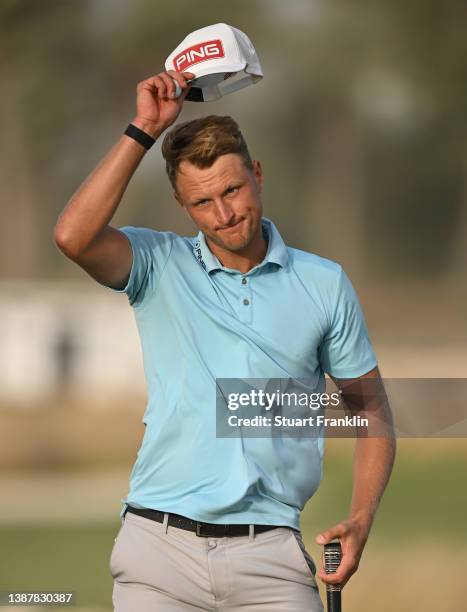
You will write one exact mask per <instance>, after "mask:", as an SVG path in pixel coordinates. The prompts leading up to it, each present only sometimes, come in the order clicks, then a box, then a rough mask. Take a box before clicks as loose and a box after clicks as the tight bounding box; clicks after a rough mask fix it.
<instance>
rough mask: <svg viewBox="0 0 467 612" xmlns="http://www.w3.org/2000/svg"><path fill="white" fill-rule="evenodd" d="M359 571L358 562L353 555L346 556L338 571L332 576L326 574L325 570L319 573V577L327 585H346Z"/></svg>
mask: <svg viewBox="0 0 467 612" xmlns="http://www.w3.org/2000/svg"><path fill="white" fill-rule="evenodd" d="M357 569H358V560H357V559H356V558H355V557H353V556H352V555H349V554H347V555H344V556H343V557H342V561H341V562H340V564H339V567H338V568H337V570H336V571H335V572H334V573H332V574H326V572H325V570H324V568H322V567H321V568H320V569H319V571H318V572H317V574H318V577H319V578H321V580H322V581H323V582H325V583H326V584H345V583H346V582H347V581H348V579H349V578H350V576H352V574H354V573H355V572H356V571H357Z"/></svg>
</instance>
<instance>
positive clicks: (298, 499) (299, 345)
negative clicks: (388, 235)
mask: <svg viewBox="0 0 467 612" xmlns="http://www.w3.org/2000/svg"><path fill="white" fill-rule="evenodd" d="M193 76H194V75H193V74H191V73H189V72H184V73H177V72H175V71H168V72H161V73H159V74H158V75H156V76H154V77H151V78H149V79H146V80H144V81H142V82H141V83H139V85H138V87H137V113H136V117H135V119H134V121H133V122H132V126H133V127H131V128H129V129H128V130H127V131H126V132H125V135H123V136H122V137H121V138H120V140H119V141H118V143H117V144H116V146H115V147H114V148H113V149H112V150H111V151H110V152H109V154H108V155H107V156H106V157H105V158H104V159H103V161H102V162H101V163H100V164H99V165H98V166H97V168H96V169H95V170H94V171H93V172H92V174H91V175H90V176H89V178H88V179H87V180H86V181H85V182H84V183H83V185H82V186H81V187H80V188H79V189H78V191H77V192H76V193H75V194H74V195H73V197H72V198H71V200H70V202H69V203H68V204H67V206H66V208H65V210H64V211H63V213H62V215H61V216H60V218H59V220H58V222H57V224H56V228H55V242H56V244H57V245H58V247H59V248H60V249H61V251H62V252H63V253H65V255H67V256H68V257H69V258H70V259H72V260H73V261H74V262H76V263H77V264H78V265H80V266H81V267H82V268H83V269H84V270H86V272H88V273H89V274H90V275H91V276H92V277H93V278H94V279H96V280H97V281H98V282H99V283H101V284H103V285H105V286H107V287H110V288H112V289H114V290H116V291H118V292H125V293H126V294H127V296H128V299H129V302H130V304H131V305H132V306H133V308H134V313H135V317H136V321H137V324H138V329H139V334H140V338H141V343H142V350H143V359H144V369H145V375H146V379H147V384H148V405H147V409H146V412H145V414H144V417H143V422H144V424H145V427H146V429H145V435H144V440H143V443H142V446H141V448H140V450H139V452H138V457H137V460H136V463H135V466H134V467H133V470H132V473H131V476H130V492H129V495H128V497H127V499H126V500H124V502H125V503H124V508H123V511H122V513H121V517H122V526H121V529H120V531H119V534H118V537H117V538H116V542H115V545H114V548H113V550H112V555H111V559H110V569H111V573H112V576H113V578H114V591H113V601H114V605H115V610H117V611H118V612H129V611H134V610H138V612H145V611H149V610H164V611H171V610H174V611H175V610H199V609H203V610H229V611H235V610H240V609H242V610H264V611H268V612H273V611H274V610H281V611H283V610H296V611H298V610H300V611H305V610H307V611H308V610H312V611H316V610H322V603H321V600H320V597H319V592H318V587H317V583H316V579H315V576H316V574H317V575H318V576H319V577H320V578H321V580H322V581H323V582H325V583H327V584H340V585H341V586H343V585H344V584H345V583H346V582H347V581H348V579H349V578H350V576H351V575H352V574H353V573H354V572H355V571H356V569H357V566H358V562H359V559H360V557H361V554H362V551H363V548H364V545H365V542H366V539H367V537H368V534H369V531H370V527H371V524H372V521H373V517H374V515H375V512H376V509H377V506H378V503H379V500H380V498H381V495H382V493H383V491H384V488H385V486H386V483H387V480H388V478H389V475H390V472H391V468H392V464H393V459H394V440H393V437H392V436H391V435H389V436H385V437H378V438H376V437H358V439H357V441H356V450H355V457H354V483H353V495H352V501H351V507H350V512H349V516H348V518H347V519H346V520H344V521H342V522H341V523H339V524H338V525H336V526H334V527H331V528H329V529H328V530H326V531H325V532H324V533H322V534H320V535H319V536H317V538H316V542H317V543H318V544H324V543H326V542H329V541H331V540H332V539H334V538H339V540H340V542H341V545H342V549H343V558H342V562H341V565H340V567H339V569H338V571H337V572H336V573H335V574H334V575H333V576H327V575H326V574H325V573H324V570H323V568H321V569H320V570H319V572H316V567H315V565H314V562H313V560H312V559H311V557H310V555H309V554H308V552H307V551H306V550H305V547H304V545H303V541H302V539H301V534H300V525H299V518H300V511H301V509H302V508H303V506H304V504H305V502H306V501H307V500H308V499H309V498H310V497H311V496H312V495H313V493H314V492H315V491H316V489H317V488H318V485H319V482H320V479H321V474H322V456H323V440H322V438H320V437H318V438H316V437H315V438H313V437H309V438H305V439H300V440H297V439H294V438H293V437H281V438H274V437H272V436H271V437H262V438H248V437H247V438H243V437H240V436H238V437H232V438H225V437H217V436H216V428H215V422H216V404H215V402H216V381H217V380H218V379H231V378H238V379H248V378H254V379H268V380H269V379H287V380H290V379H301V378H303V379H308V380H315V381H316V387H317V388H318V387H319V385H320V383H322V381H323V380H324V372H327V373H329V374H330V375H331V376H332V377H333V379H334V380H335V381H336V383H337V384H338V385H339V386H340V387H341V388H342V389H343V390H344V394H345V390H346V387H347V386H348V385H352V388H353V389H355V383H361V382H364V381H367V380H374V381H377V380H379V372H378V368H377V364H376V359H375V356H374V354H373V351H372V349H371V345H370V341H369V339H368V335H367V332H366V328H365V323H364V320H363V316H362V313H361V309H360V306H359V303H358V299H357V297H356V295H355V292H354V291H353V289H352V286H351V284H350V282H349V280H348V278H347V277H346V275H345V273H344V272H343V270H342V268H341V267H340V266H339V265H338V264H336V263H334V262H332V261H330V260H326V259H323V258H321V257H318V256H317V255H314V254H311V253H305V252H303V251H299V250H297V249H292V248H290V247H286V245H285V244H284V242H283V240H282V238H281V236H280V234H279V232H278V230H277V228H276V227H275V226H274V224H273V223H272V222H271V221H269V220H268V219H266V218H264V217H263V216H262V202H261V188H262V184H263V173H262V168H261V164H260V162H259V161H257V160H253V161H252V160H251V158H250V155H249V152H248V149H247V146H246V144H245V141H244V140H243V137H242V134H241V132H240V130H239V129H238V126H237V124H236V123H235V122H234V121H233V120H232V119H231V118H230V117H216V116H209V117H203V118H201V119H197V120H194V121H191V122H185V123H183V124H180V125H178V126H176V127H175V128H173V129H172V131H170V132H168V133H167V134H166V136H165V139H164V141H163V145H162V153H163V155H164V157H165V160H166V168H167V172H168V176H169V179H170V181H171V184H172V186H173V189H174V195H175V198H176V199H177V201H178V202H179V204H180V205H181V206H182V207H183V208H184V210H185V211H186V213H187V214H188V215H189V216H190V217H191V219H192V220H193V222H194V224H195V225H196V226H197V228H198V230H199V234H198V237H197V238H184V237H181V236H178V235H176V234H174V233H172V232H158V231H155V230H152V229H149V228H135V227H131V226H129V227H124V228H121V229H116V228H113V227H112V226H110V225H109V223H110V221H111V219H112V217H113V215H114V212H115V210H116V208H117V206H118V204H119V203H120V200H121V198H122V196H123V193H124V191H125V189H126V187H127V184H128V182H129V180H130V179H131V177H132V175H133V173H134V172H135V170H136V168H137V166H138V164H139V162H140V161H141V159H142V157H143V156H144V155H145V153H146V151H147V148H148V147H149V146H150V145H151V144H152V143H153V142H154V140H155V139H157V138H158V137H159V136H160V135H161V134H162V133H163V132H164V131H165V130H166V129H167V128H168V127H169V126H170V125H172V124H173V123H174V122H175V120H176V118H177V117H178V115H179V113H180V111H181V108H182V105H183V101H184V99H185V97H186V95H187V92H188V91H189V88H190V85H189V83H187V80H189V79H190V78H192V77H193ZM174 80H176V81H177V82H178V84H179V85H180V87H181V89H182V95H181V96H180V97H179V98H175V96H174V91H175V86H174ZM350 395H352V397H353V400H352V402H353V407H354V409H355V412H356V413H358V414H361V415H367V416H370V417H371V418H374V417H375V414H376V415H377V416H378V417H381V416H382V415H383V417H384V418H386V417H387V414H384V412H383V411H384V408H383V407H382V406H381V405H378V406H377V409H376V410H373V411H370V410H369V407H368V405H367V404H368V402H367V400H366V398H365V394H364V393H363V392H359V393H357V394H355V392H353V393H352V394H349V397H350ZM355 395H357V399H356V400H355ZM349 401H350V400H349Z"/></svg>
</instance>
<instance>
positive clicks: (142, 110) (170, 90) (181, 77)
mask: <svg viewBox="0 0 467 612" xmlns="http://www.w3.org/2000/svg"><path fill="white" fill-rule="evenodd" d="M172 78H173V79H175V80H176V81H177V82H178V84H179V85H180V87H181V89H182V93H181V94H180V96H179V97H178V98H174V97H172V95H173V94H175V83H174V82H173V80H172ZM193 78H195V75H194V74H193V73H192V72H176V71H175V70H167V71H163V72H159V74H156V75H155V76H152V77H149V78H148V79H144V81H141V82H140V83H138V85H137V87H136V92H137V98H136V117H135V119H134V120H133V121H132V123H133V124H134V125H136V127H139V128H140V129H141V130H144V131H145V132H147V133H148V134H151V136H154V137H157V136H159V135H160V134H161V133H162V132H163V131H164V130H165V129H167V128H168V127H169V126H170V125H172V123H174V121H175V120H176V119H177V117H178V115H179V114H180V111H181V110H182V105H183V102H184V100H185V98H186V96H187V94H188V92H189V91H190V88H191V84H189V83H187V80H189V79H193Z"/></svg>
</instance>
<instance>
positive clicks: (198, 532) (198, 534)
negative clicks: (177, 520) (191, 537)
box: [196, 521, 209, 538]
mask: <svg viewBox="0 0 467 612" xmlns="http://www.w3.org/2000/svg"><path fill="white" fill-rule="evenodd" d="M203 526H204V523H200V522H198V521H197V522H196V535H197V536H198V537H199V538H208V537H209V535H208V534H207V533H201V529H202V528H203Z"/></svg>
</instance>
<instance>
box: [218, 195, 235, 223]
mask: <svg viewBox="0 0 467 612" xmlns="http://www.w3.org/2000/svg"><path fill="white" fill-rule="evenodd" d="M215 207H216V216H217V220H218V222H219V225H222V226H224V225H230V224H231V222H232V219H233V218H234V217H235V213H234V211H233V210H232V207H231V206H230V204H229V203H228V202H225V201H224V200H222V199H219V200H216V201H215Z"/></svg>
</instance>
